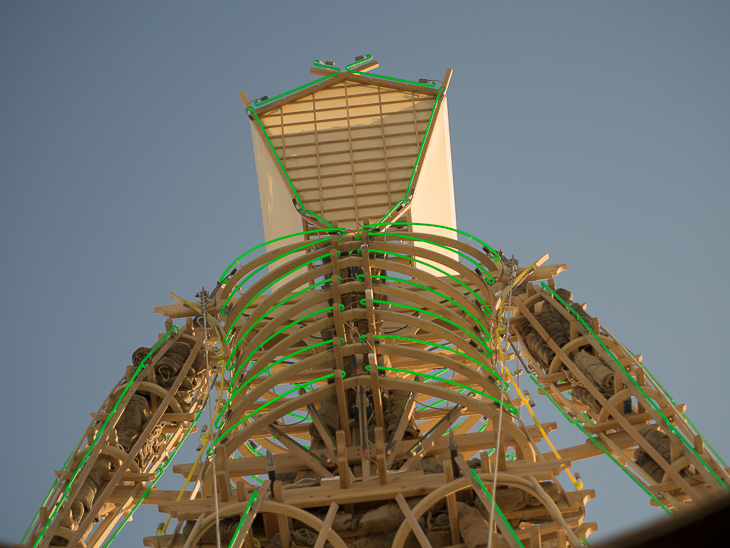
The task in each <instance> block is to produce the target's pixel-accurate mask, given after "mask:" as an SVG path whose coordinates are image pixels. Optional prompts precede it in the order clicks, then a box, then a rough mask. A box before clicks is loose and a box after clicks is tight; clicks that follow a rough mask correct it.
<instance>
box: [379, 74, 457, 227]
mask: <svg viewBox="0 0 730 548" xmlns="http://www.w3.org/2000/svg"><path fill="white" fill-rule="evenodd" d="M443 91H444V87H443V86H441V87H440V88H439V91H438V94H437V95H436V100H435V101H434V102H433V107H432V108H431V116H429V118H428V124H427V125H426V132H425V133H424V134H423V140H422V141H421V146H420V147H419V149H418V155H417V156H416V162H415V163H414V164H413V171H412V172H411V178H410V180H409V181H408V186H407V187H406V192H405V194H404V196H403V199H402V200H399V201H398V202H396V204H395V205H394V206H393V207H391V208H390V209H389V210H388V212H387V213H386V214H385V215H384V216H383V218H382V219H380V221H378V223H376V224H381V223H384V221H385V220H386V219H388V218H389V217H390V216H391V215H392V214H393V212H394V211H396V209H398V208H399V207H401V206H406V205H408V204H409V203H410V202H411V200H412V199H413V196H411V195H410V192H411V186H412V185H413V180H414V179H415V177H416V173H417V172H418V164H419V162H420V161H421V155H422V154H423V147H425V146H426V137H428V132H429V130H430V129H431V122H433V115H434V113H435V112H436V107H437V106H438V104H439V101H440V100H441V97H442V93H443ZM385 224H392V223H385Z"/></svg>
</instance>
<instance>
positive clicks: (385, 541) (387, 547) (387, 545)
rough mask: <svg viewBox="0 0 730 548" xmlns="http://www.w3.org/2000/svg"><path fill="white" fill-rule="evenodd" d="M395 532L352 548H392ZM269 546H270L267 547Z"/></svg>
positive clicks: (365, 538) (375, 537)
mask: <svg viewBox="0 0 730 548" xmlns="http://www.w3.org/2000/svg"><path fill="white" fill-rule="evenodd" d="M394 538H395V531H388V532H387V533H375V534H372V535H368V536H366V537H362V538H361V539H360V540H357V541H355V544H353V548H392V546H393V539H394ZM269 546H271V545H269Z"/></svg>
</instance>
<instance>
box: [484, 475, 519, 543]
mask: <svg viewBox="0 0 730 548" xmlns="http://www.w3.org/2000/svg"><path fill="white" fill-rule="evenodd" d="M471 475H472V476H473V477H474V479H475V480H477V483H479V487H481V488H482V491H483V492H484V495H485V496H486V497H487V499H488V500H489V502H491V503H492V504H494V509H495V510H497V513H498V514H499V517H500V518H501V519H502V523H504V524H505V525H506V526H507V529H509V531H510V533H512V536H513V537H514V539H515V542H516V543H517V544H518V545H519V546H521V547H522V548H525V545H524V544H522V541H521V540H520V539H519V537H518V536H517V533H515V530H514V529H513V528H512V526H511V525H510V524H509V521H507V518H506V517H504V514H503V513H502V510H501V509H500V507H499V505H498V504H497V502H496V501H494V500H492V496H491V495H490V494H489V491H487V488H486V487H484V483H482V480H481V478H480V477H479V476H478V475H477V473H476V472H475V471H474V469H473V468H472V469H471Z"/></svg>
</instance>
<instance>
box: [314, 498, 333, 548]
mask: <svg viewBox="0 0 730 548" xmlns="http://www.w3.org/2000/svg"><path fill="white" fill-rule="evenodd" d="M338 508H339V506H338V505H337V503H336V502H333V503H332V504H330V508H329V510H327V515H326V516H325V518H324V523H323V524H322V529H320V531H319V535H317V542H315V543H314V548H324V543H325V542H326V541H327V535H329V534H330V529H332V523H333V522H334V521H335V516H337V509H338Z"/></svg>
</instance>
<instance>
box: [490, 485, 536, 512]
mask: <svg viewBox="0 0 730 548" xmlns="http://www.w3.org/2000/svg"><path fill="white" fill-rule="evenodd" d="M529 498H530V496H529V495H528V494H527V493H526V492H525V491H523V490H522V489H518V488H517V487H500V488H498V489H497V490H496V491H495V493H494V500H495V502H496V503H497V506H499V507H500V509H501V510H502V512H516V511H517V510H522V509H523V508H524V507H525V506H528V504H529Z"/></svg>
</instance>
